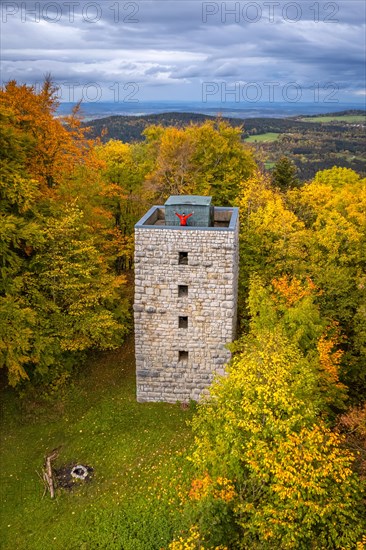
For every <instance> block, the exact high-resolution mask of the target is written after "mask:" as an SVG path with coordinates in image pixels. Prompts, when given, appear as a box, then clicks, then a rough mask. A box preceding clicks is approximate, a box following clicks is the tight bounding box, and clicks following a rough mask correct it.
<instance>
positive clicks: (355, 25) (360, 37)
mask: <svg viewBox="0 0 366 550" xmlns="http://www.w3.org/2000/svg"><path fill="white" fill-rule="evenodd" d="M365 6H366V2H365V1H364V0H338V1H335V2H333V1H329V0H327V1H323V0H319V1H316V0H311V1H307V0H297V1H294V2H292V1H282V0H273V1H271V0H268V1H266V0H264V1H245V2H235V1H234V2H223V1H220V2H201V1H199V0H188V1H187V0H174V1H171V0H158V1H154V0H147V1H137V0H136V1H125V2H120V1H115V0H111V1H109V0H100V1H99V2H92V1H85V2H84V1H81V2H77V1H75V2H74V1H73V0H68V1H66V0H65V1H41V2H11V1H3V0H1V11H2V14H1V18H2V19H1V31H2V33H1V53H2V56H1V80H2V83H3V84H4V83H6V82H7V81H8V80H12V79H14V80H16V81H18V82H19V83H25V84H29V85H35V86H39V85H40V83H41V82H42V80H43V78H44V76H45V74H48V73H50V74H51V75H52V78H53V80H54V81H55V83H56V84H57V85H58V86H59V98H60V100H61V101H62V102H67V101H78V100H79V99H81V98H82V99H83V101H84V102H89V101H90V102H92V101H100V102H103V101H112V102H118V103H126V104H127V103H130V104H134V103H138V102H144V101H158V100H162V101H197V102H202V103H210V102H213V101H216V102H223V103H225V102H228V103H229V102H231V103H232V102H234V103H236V104H238V105H240V104H241V103H243V104H244V103H246V104H255V103H256V102H289V103H296V102H313V103H324V104H327V105H329V106H336V104H337V103H339V102H341V103H342V102H349V103H358V104H360V106H362V105H363V104H364V102H365V98H366V95H365V88H366V85H365V49H366V44H365V37H366V29H365Z"/></svg>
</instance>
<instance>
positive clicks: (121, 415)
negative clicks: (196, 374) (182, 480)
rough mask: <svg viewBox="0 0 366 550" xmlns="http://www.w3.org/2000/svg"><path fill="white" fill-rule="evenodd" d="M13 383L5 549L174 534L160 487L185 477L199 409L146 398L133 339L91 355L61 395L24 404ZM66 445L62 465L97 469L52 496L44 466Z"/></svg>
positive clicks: (135, 549)
mask: <svg viewBox="0 0 366 550" xmlns="http://www.w3.org/2000/svg"><path fill="white" fill-rule="evenodd" d="M3 393H4V395H2V396H1V397H3V406H4V413H3V418H2V449H1V455H0V457H1V480H0V481H1V501H2V504H3V512H2V514H1V535H0V536H1V541H2V545H1V548H2V550H14V549H15V548H16V549H17V550H46V549H47V550H48V549H49V548H52V549H55V550H56V549H60V550H61V549H62V550H72V549H84V550H94V549H95V548H116V549H117V548H119V549H121V548H123V549H124V550H153V549H154V548H156V549H157V550H158V549H159V548H161V547H162V546H163V545H164V544H166V543H167V537H168V535H167V533H169V529H171V523H172V521H173V518H169V513H171V512H170V511H169V510H168V511H167V512H166V514H165V515H162V514H161V513H158V511H157V509H156V502H158V501H157V500H156V498H157V497H156V495H157V494H160V493H161V494H162V495H163V496H164V493H166V492H167V490H169V489H167V487H169V484H170V486H173V485H175V484H178V483H179V482H178V481H176V480H175V478H179V477H180V475H181V473H180V471H179V468H180V464H184V462H186V461H184V460H183V459H180V458H179V456H180V455H181V453H182V452H184V449H185V448H186V447H187V445H188V444H189V442H190V440H191V434H190V429H189V428H188V426H187V422H186V421H187V419H188V418H189V417H190V416H191V411H190V410H188V411H183V410H182V409H181V407H180V405H178V404H177V405H169V404H166V403H151V404H150V403H148V404H139V403H137V402H136V399H135V376H134V353H133V340H132V339H130V340H129V341H128V342H127V343H126V345H125V346H124V347H123V348H122V349H121V350H118V351H114V352H109V353H104V354H99V355H98V356H96V357H95V358H94V359H93V360H91V361H90V362H89V364H88V365H87V368H86V369H85V370H84V371H83V374H82V375H79V377H78V379H77V380H76V381H75V384H74V386H73V387H72V388H70V389H69V390H68V391H67V393H66V395H65V397H64V399H63V400H62V401H60V402H58V403H56V404H53V405H47V403H44V402H39V403H35V402H33V403H30V404H28V405H27V407H23V408H22V409H20V408H19V407H18V405H17V402H16V396H15V394H14V393H13V392H12V391H4V392H3ZM60 445H62V448H61V451H60V456H59V457H58V459H56V461H55V466H60V465H62V464H68V463H71V462H74V461H76V462H80V463H82V464H88V465H90V466H92V467H93V468H94V478H93V480H92V481H91V482H90V483H88V484H84V485H83V486H80V487H78V488H76V489H74V490H73V491H71V492H67V491H65V490H58V492H57V498H56V499H55V500H53V501H52V500H51V499H50V497H49V495H46V496H44V497H42V493H43V485H42V483H41V481H40V479H39V478H38V476H37V473H36V472H40V471H41V468H42V463H43V458H44V456H45V455H46V454H47V453H48V452H49V451H51V450H52V449H53V448H55V447H58V446H60ZM166 497H167V498H168V495H166ZM154 514H157V517H156V519H155V520H154V521H153V519H152V518H153V516H154ZM168 540H170V539H169V538H168Z"/></svg>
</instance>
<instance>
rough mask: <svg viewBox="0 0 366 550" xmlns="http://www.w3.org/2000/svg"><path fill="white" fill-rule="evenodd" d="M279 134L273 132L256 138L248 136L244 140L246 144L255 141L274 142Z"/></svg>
mask: <svg viewBox="0 0 366 550" xmlns="http://www.w3.org/2000/svg"><path fill="white" fill-rule="evenodd" d="M280 135H281V134H278V133H275V132H267V133H266V134H258V135H256V136H249V137H248V138H246V139H245V141H246V142H249V143H253V142H257V141H262V142H263V141H276V140H277V139H278V138H279V137H280Z"/></svg>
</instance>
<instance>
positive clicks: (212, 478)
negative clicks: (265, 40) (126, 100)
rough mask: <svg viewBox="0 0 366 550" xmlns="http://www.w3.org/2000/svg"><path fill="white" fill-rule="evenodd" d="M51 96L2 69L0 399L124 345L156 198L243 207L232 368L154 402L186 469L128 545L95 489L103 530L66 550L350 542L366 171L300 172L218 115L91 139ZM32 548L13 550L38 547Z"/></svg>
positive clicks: (364, 318) (363, 373)
mask: <svg viewBox="0 0 366 550" xmlns="http://www.w3.org/2000/svg"><path fill="white" fill-rule="evenodd" d="M55 92H56V90H55V88H54V85H53V83H52V81H51V79H49V78H46V80H45V82H44V84H43V87H42V89H41V90H40V91H38V92H36V91H35V90H34V89H33V88H32V87H30V86H25V85H18V84H17V83H16V82H15V81H12V82H9V83H8V84H7V85H6V86H5V87H4V88H3V89H2V90H1V91H0V98H1V105H0V117H1V125H0V155H1V161H2V163H1V181H0V197H1V202H0V247H1V248H0V254H1V278H0V366H1V367H3V368H2V378H1V382H2V383H1V386H2V387H1V392H2V393H3V394H4V395H7V398H6V403H8V404H9V403H10V409H11V410H13V408H14V410H16V409H17V407H18V406H19V403H22V402H23V403H24V402H27V403H28V404H29V403H30V402H32V403H37V400H39V399H40V396H41V395H47V396H49V402H48V405H47V407H55V406H59V403H60V401H61V400H62V399H63V396H64V395H66V394H65V392H66V393H67V392H68V391H75V387H77V386H75V384H77V383H78V382H77V380H78V377H80V376H81V375H84V376H85V377H87V376H88V364H89V361H90V360H91V359H90V358H93V357H95V356H98V357H109V355H103V354H111V353H113V354H115V353H116V351H113V350H117V352H118V353H119V350H121V353H124V352H123V350H124V349H127V348H128V345H129V342H130V339H131V335H132V333H133V320H132V317H133V316H132V295H133V285H132V280H133V276H132V273H133V253H134V247H133V238H134V236H133V231H134V224H135V223H136V222H137V220H138V219H139V218H140V217H141V216H142V215H143V214H144V213H145V212H146V211H147V210H148V209H149V208H150V206H151V205H153V204H162V203H164V201H165V200H166V199H167V198H168V197H169V196H170V195H172V194H194V195H210V196H212V202H213V204H215V205H218V206H222V205H229V206H238V207H239V208H240V273H239V331H238V333H239V336H238V339H237V340H236V341H235V342H234V343H232V344H231V351H232V354H233V359H232V361H231V363H230V365H229V366H228V367H227V371H228V374H227V376H225V377H222V378H218V379H217V380H216V381H215V382H214V383H213V385H212V386H211V387H210V390H209V394H210V395H209V397H207V399H206V401H205V402H204V403H200V404H198V405H197V404H194V403H192V404H190V405H189V411H187V413H185V412H184V411H181V409H180V405H179V404H177V406H175V405H174V406H173V405H171V406H167V405H164V407H165V408H164V409H163V408H162V409H158V408H156V409H151V411H152V410H154V411H157V412H156V414H157V415H159V411H160V410H161V411H162V412H161V414H162V415H164V414H167V415H168V414H169V415H170V414H173V415H174V414H182V415H184V414H187V415H189V420H190V423H189V427H188V428H184V429H183V428H182V433H183V431H184V430H186V432H184V433H185V436H184V437H185V440H184V443H183V442H182V443H181V447H180V448H178V449H176V448H174V451H173V450H172V449H173V447H170V450H168V451H167V454H170V455H172V454H177V453H178V454H179V456H177V457H176V458H175V460H176V461H178V462H175V463H174V464H175V466H174V468H175V469H176V470H175V471H178V466H177V464H179V468H180V470H179V471H180V472H181V474H180V477H179V479H177V481H176V483H171V482H170V481H168V480H167V479H163V481H161V482H160V484H157V487H156V492H155V493H154V498H153V501H152V502H153V504H151V509H154V510H155V511H157V513H158V517H159V518H160V519H156V517H157V516H154V515H153V514H152V515H151V514H150V515H149V514H147V515H145V516H144V520H143V521H142V520H141V517H142V516H141V513H140V512H139V513H137V512H136V511H135V512H134V513H136V517H135V519H136V521H137V522H138V523H139V522H141V524H142V523H143V524H144V526H145V527H146V529H145V527H141V529H142V530H143V529H145V531H146V533H150V534H149V535H148V534H146V533H145V531H144V533H145V535H146V537H145V539H144V540H142V538H141V537H140V535H138V534H136V535H135V537H136V538H135V539H133V537H132V538H131V539H128V537H127V535H125V534H124V531H123V527H121V525H122V524H125V525H130V527H129V528H128V529H129V533H131V529H132V527H131V525H132V524H133V522H132V521H131V522H130V523H129V520H128V517H129V516H128V511H127V512H126V513H127V516H122V515H118V514H115V512H113V518H112V515H109V516H108V520H107V519H106V516H103V514H102V512H100V510H109V509H108V504H107V495H108V492H107V491H106V493H105V494H106V496H105V501H104V500H103V501H100V510H99V511H98V514H99V513H100V514H102V515H100V516H98V517H99V520H95V521H94V524H93V525H94V526H95V525H99V526H100V531H98V532H94V535H93V538H90V539H88V538H87V535H86V534H85V533H82V534H80V537H81V538H80V539H77V538H76V539H75V540H74V542H73V545H70V546H69V548H70V549H71V548H84V549H89V548H90V549H91V550H92V549H93V550H94V548H123V549H124V550H129V549H131V550H132V549H134V550H139V549H141V550H143V549H146V550H151V549H155V548H156V549H157V550H159V549H162V548H164V549H166V550H169V549H170V550H183V549H188V550H189V549H191V550H195V549H197V550H198V549H203V550H213V549H216V550H220V549H221V550H225V549H227V550H229V549H234V550H236V549H238V550H252V549H253V550H255V549H258V550H259V549H261V550H266V549H268V550H269V549H271V550H277V549H278V550H282V549H295V550H309V549H314V550H320V549H339V550H341V549H349V550H351V549H357V550H362V549H364V548H365V547H366V539H365V533H366V530H365V529H366V520H365V518H366V508H365V506H366V505H365V503H366V492H365V491H366V401H365V400H366V273H365V263H366V180H365V179H364V178H363V177H362V176H361V175H360V174H358V173H357V172H355V171H354V170H352V169H350V168H345V167H338V166H333V167H331V168H329V169H326V170H322V171H318V172H317V173H316V175H315V176H314V177H313V178H312V179H309V180H308V181H306V182H305V183H304V182H303V181H300V180H299V178H298V175H297V172H296V167H295V166H294V164H293V163H292V162H291V160H289V159H288V158H286V157H285V156H283V157H281V158H280V159H279V160H278V161H277V162H276V164H275V166H274V168H273V170H272V171H271V172H268V171H266V170H265V169H264V167H263V162H262V159H260V158H258V156H257V154H258V151H257V150H255V149H254V148H253V147H252V146H251V145H250V143H247V142H244V141H243V139H242V128H240V127H234V126H231V125H230V124H229V123H228V122H227V121H225V119H223V118H217V119H215V120H206V121H204V122H200V123H197V124H194V123H191V124H189V125H186V126H185V127H184V128H182V127H175V126H166V127H164V126H162V125H159V124H157V125H150V126H147V127H146V128H145V130H144V131H143V139H141V140H139V141H135V142H131V143H126V142H122V141H119V140H118V139H110V140H108V139H106V138H105V136H100V137H99V138H98V137H93V138H91V137H90V133H89V132H88V127H87V126H86V125H85V124H84V123H83V121H82V119H81V117H80V114H79V108H78V107H76V108H75V109H74V112H73V114H72V115H71V116H68V117H65V118H60V117H58V116H56V110H57V105H58V104H57V99H56V93H55ZM244 127H245V122H244ZM107 137H108V136H107ZM111 350H112V351H111ZM98 354H99V355H98ZM110 357H114V355H110ZM107 369H108V367H107ZM99 376H100V377H102V376H103V372H102V371H100V374H99ZM121 383H122V382H121ZM112 385H113V383H112V382H111V387H112ZM70 388H74V390H70ZM105 391H106V394H108V392H109V391H110V390H109V389H108V388H107V389H106V390H105ZM111 391H112V390H111ZM133 398H134V396H133V395H132V394H130V397H129V398H128V399H130V400H131V402H132V400H133ZM126 403H127V401H126ZM128 403H129V402H128ZM128 406H129V407H134V406H135V405H128ZM139 406H140V407H144V406H145V405H144V404H141V405H139ZM154 406H155V405H146V407H154ZM156 406H158V405H156ZM12 407H13V408H12ZM169 407H171V408H169ZM174 408H176V409H177V411H178V412H177V413H174V412H169V413H168V411H171V410H173V409H174ZM131 410H132V409H131ZM149 410H150V409H149ZM174 410H175V409H174ZM165 411H166V412H165ZM8 414H10V413H8ZM136 414H137V413H136ZM154 414H155V413H154ZM157 418H158V416H157ZM162 418H165V417H163V416H162ZM169 418H170V417H169ZM36 421H37V420H34V419H33V420H32V423H35V422H36ZM160 421H162V420H161V419H160ZM167 422H168V421H167ZM169 422H172V420H171V418H170V420H169ZM169 422H168V423H169ZM177 422H178V421H177ZM32 423H31V424H30V425H31V426H32V429H33V426H34V424H32ZM159 425H160V424H159V420H157V422H156V428H154V429H156V430H157V429H158V426H159ZM162 425H163V424H162ZM176 426H178V424H176ZM9 429H10V428H9ZM12 429H13V428H12ZM14 429H15V428H14ZM108 429H109V428H107V430H108ZM80 431H81V430H80ZM177 431H180V429H179V430H178V429H177ZM8 435H9V437H10V440H11V437H12V435H11V432H9V434H8ZM95 437H96V436H95ZM173 439H174V428H173V431H172V436H171V440H172V441H173ZM98 444H99V443H98ZM166 444H167V446H168V447H169V445H173V443H170V442H167V443H166ZM96 445H97V444H96ZM144 445H145V443H142V447H143V446H144ZM168 447H167V448H168ZM143 448H144V449H145V447H143ZM100 452H103V451H102V450H101V451H100ZM139 452H141V453H142V454H144V453H145V455H146V456H150V453H151V449H150V450H149V449H147V448H146V449H145V450H144V451H139ZM145 455H144V456H145ZM112 456H113V454H111V457H112ZM32 460H33V458H32ZM111 460H112V459H111ZM154 467H155V466H154ZM174 475H175V474H174ZM154 476H155V477H154V479H155V480H156V479H157V477H156V471H155V474H154ZM173 477H174V476H171V479H173ZM97 483H98V479H97V476H96V477H95V479H94V480H93V481H92V483H91V484H90V487H92V484H94V485H95V486H96V485H97ZM149 483H150V481H149ZM158 485H159V486H158ZM146 486H147V484H146ZM146 491H147V488H146ZM59 498H60V499H61V504H60V507H61V508H62V507H63V506H66V504H65V502H66V501H65V502H64V501H62V498H64V500H65V499H66V497H62V496H61V497H59ZM67 498H68V499H69V498H71V497H70V496H67ZM82 498H83V499H85V501H86V500H87V499H88V498H89V497H88V495H87V493H85V495H83V496H82ZM149 498H150V497H149ZM145 500H146V499H145ZM67 502H68V501H67ZM98 502H99V501H98ZM14 506H15V507H16V506H18V504H14ZM42 506H45V505H44V504H42ZM111 510H112V508H111ZM159 511H160V512H159ZM42 513H43V512H42ZM50 513H51V512H50ZM60 513H62V511H61V512H60ZM131 513H132V512H131ZM111 514H112V512H111ZM163 517H164V518H165V519H164V521H163V520H162V519H161V518H163ZM111 518H112V519H111ZM126 518H127V519H126ZM149 518H150V519H149ZM154 518H155V519H154ZM166 518H168V519H166ZM98 522H99V523H98ZM104 522H106V523H104ZM108 522H112V523H108ZM144 522H145V523H144ZM149 522H150V523H149ZM160 522H161V523H160ZM153 524H154V525H153ZM103 525H106V526H107V527H106V528H105V529H104V530H103V528H102V527H103ZM157 525H159V531H158V529H157V527H156V526H157ZM93 528H94V527H93ZM126 533H127V528H126ZM145 535H144V536H145ZM77 536H79V535H77ZM75 537H76V535H75ZM83 537H84V538H83ZM123 537H127V538H123ZM139 537H140V538H139ZM149 537H150V538H149ZM9 540H10V541H11V540H13V547H16V545H14V541H15V540H16V539H9ZM19 540H20V539H19ZM22 540H23V539H22ZM93 541H94V542H93ZM103 541H104V542H103ZM21 544H23V546H22V545H21ZM32 544H33V545H32ZM32 544H31V543H29V544H28V545H26V544H25V543H24V542H23V543H18V548H27V549H28V548H41V547H42V545H41V544H40V543H39V546H37V544H36V543H32ZM83 545H84V546H83ZM10 547H11V543H10V542H9V546H4V548H10ZM50 547H51V546H50ZM60 547H61V546H60ZM55 548H58V546H55Z"/></svg>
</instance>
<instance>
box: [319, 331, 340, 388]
mask: <svg viewBox="0 0 366 550" xmlns="http://www.w3.org/2000/svg"><path fill="white" fill-rule="evenodd" d="M337 327H338V323H336V322H333V324H332V325H331V327H328V331H327V333H326V334H323V335H322V336H321V337H320V338H319V340H318V344H317V350H318V353H319V361H320V365H321V367H322V368H323V369H324V371H326V372H327V374H328V376H329V378H330V380H331V381H332V382H333V383H334V384H337V385H338V384H339V373H338V371H339V366H340V362H341V357H342V355H343V351H342V350H340V349H338V350H334V348H335V346H336V345H337V344H338V330H337ZM329 329H333V330H334V329H336V333H335V334H333V335H329Z"/></svg>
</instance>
